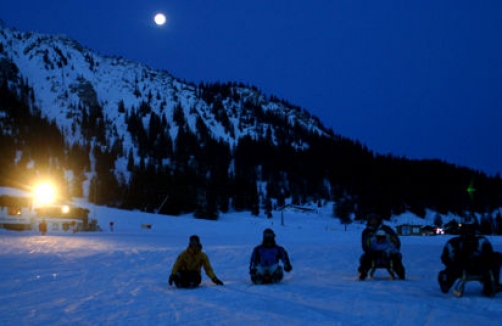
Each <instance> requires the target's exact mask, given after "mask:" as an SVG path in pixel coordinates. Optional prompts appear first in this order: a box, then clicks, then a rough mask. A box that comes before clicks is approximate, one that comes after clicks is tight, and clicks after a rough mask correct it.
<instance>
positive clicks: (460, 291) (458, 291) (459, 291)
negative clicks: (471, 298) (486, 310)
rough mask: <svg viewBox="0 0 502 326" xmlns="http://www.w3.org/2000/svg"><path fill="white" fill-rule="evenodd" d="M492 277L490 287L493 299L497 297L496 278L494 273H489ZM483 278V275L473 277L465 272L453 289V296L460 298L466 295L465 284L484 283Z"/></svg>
mask: <svg viewBox="0 0 502 326" xmlns="http://www.w3.org/2000/svg"><path fill="white" fill-rule="evenodd" d="M489 276H490V287H491V292H490V296H491V297H493V296H495V293H496V290H495V277H494V276H493V273H492V272H491V271H490V272H489ZM482 279H483V276H481V275H473V274H469V273H467V271H465V270H464V271H463V273H462V277H460V278H459V279H458V281H457V282H456V284H455V285H454V287H453V290H452V292H453V294H454V295H455V296H456V297H457V298H460V297H462V296H463V295H464V290H465V284H466V283H468V282H471V281H478V282H482Z"/></svg>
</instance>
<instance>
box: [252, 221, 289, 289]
mask: <svg viewBox="0 0 502 326" xmlns="http://www.w3.org/2000/svg"><path fill="white" fill-rule="evenodd" d="M280 261H282V263H283V264H284V267H282V266H281V265H280V264H279V262H280ZM283 269H284V271H286V272H288V273H289V272H290V271H291V270H292V269H293V267H292V266H291V262H290V261H289V256H288V253H287V252H286V250H285V249H284V248H283V247H281V246H278V245H277V244H276V243H275V233H274V231H272V230H271V229H266V230H265V231H263V241H262V243H261V245H259V246H256V247H255V248H254V249H253V253H252V255H251V262H250V264H249V274H250V275H251V281H252V282H253V283H255V284H268V283H276V282H279V281H280V280H282V278H283V276H284V273H283Z"/></svg>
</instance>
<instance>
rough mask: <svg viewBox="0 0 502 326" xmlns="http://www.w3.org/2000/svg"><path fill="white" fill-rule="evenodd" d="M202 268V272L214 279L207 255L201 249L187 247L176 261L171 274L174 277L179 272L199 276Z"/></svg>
mask: <svg viewBox="0 0 502 326" xmlns="http://www.w3.org/2000/svg"><path fill="white" fill-rule="evenodd" d="M202 267H204V271H205V272H206V275H207V276H208V277H209V278H210V279H213V278H215V277H216V275H214V272H213V268H212V267H211V264H210V263H209V258H207V255H206V254H205V253H204V252H202V251H201V249H198V248H191V247H188V248H187V249H186V250H184V251H183V252H181V254H180V255H179V256H178V259H176V262H175V263H174V265H173V270H172V272H171V274H172V275H174V274H176V273H177V272H179V271H189V272H197V273H199V274H200V272H201V268H202Z"/></svg>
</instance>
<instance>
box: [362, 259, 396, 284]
mask: <svg viewBox="0 0 502 326" xmlns="http://www.w3.org/2000/svg"><path fill="white" fill-rule="evenodd" d="M377 269H386V270H387V272H389V275H390V278H391V279H392V280H395V279H397V277H396V272H395V271H394V263H393V261H391V260H388V259H383V258H380V259H375V260H373V261H372V262H371V269H370V271H369V273H368V276H369V278H373V275H374V274H375V272H376V270H377Z"/></svg>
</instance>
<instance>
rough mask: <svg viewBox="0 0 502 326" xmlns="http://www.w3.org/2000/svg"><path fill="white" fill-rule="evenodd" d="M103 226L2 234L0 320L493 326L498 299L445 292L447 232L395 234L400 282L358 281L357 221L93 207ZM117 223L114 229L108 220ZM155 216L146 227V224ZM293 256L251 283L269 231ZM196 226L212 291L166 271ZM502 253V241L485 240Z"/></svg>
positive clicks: (469, 291) (499, 310)
mask: <svg viewBox="0 0 502 326" xmlns="http://www.w3.org/2000/svg"><path fill="white" fill-rule="evenodd" d="M94 216H95V217H96V218H97V219H98V220H99V224H100V225H101V226H102V227H103V232H96V233H79V234H71V233H63V232H61V233H50V234H48V235H47V236H41V235H39V234H37V233H34V232H22V233H15V232H9V231H5V230H0V261H1V264H0V278H1V279H2V282H0V324H1V325H49V324H50V325H494V323H495V324H496V320H500V319H501V318H502V302H501V300H502V295H500V294H499V295H498V296H497V297H496V298H493V299H490V298H485V297H483V296H481V294H480V292H481V287H480V286H479V284H475V283H470V284H468V286H467V288H466V292H465V296H464V297H462V298H456V297H455V296H453V295H452V294H443V293H441V292H440V290H439V287H438V285H437V283H436V275H437V272H438V271H439V270H440V269H441V268H442V265H441V263H440V260H439V255H440V250H441V248H442V246H443V244H444V243H445V242H446V240H447V239H448V236H436V237H402V242H403V255H404V259H403V261H404V264H405V266H406V268H407V272H408V273H407V274H408V279H407V280H406V281H390V280H388V279H387V275H386V273H384V272H383V271H377V274H376V275H375V279H374V280H369V281H364V282H357V281H355V274H356V268H357V264H358V258H359V255H360V254H361V248H360V233H361V230H362V225H360V224H352V225H349V226H348V229H347V231H345V230H344V228H343V226H341V225H339V224H338V220H337V219H333V218H332V217H329V216H325V215H323V214H313V213H310V214H308V215H305V213H303V214H302V213H295V212H285V214H284V222H285V225H284V226H282V225H281V223H280V220H281V218H280V213H278V212H274V217H273V218H272V219H271V220H268V219H266V218H264V217H252V216H250V215H249V213H239V214H226V215H222V216H221V217H220V220H218V221H205V220H197V219H194V218H192V217H191V216H181V217H170V216H164V215H163V216H161V215H151V214H144V213H138V212H128V211H120V210H114V209H109V208H103V207H91V217H94ZM112 220H113V221H114V222H115V231H114V232H111V231H110V230H109V228H108V223H109V222H110V221H112ZM142 224H151V225H152V228H151V229H145V228H141V225H142ZM266 227H272V228H273V229H274V230H275V232H276V234H277V241H278V243H279V244H281V245H283V246H284V247H285V248H286V249H287V250H288V252H289V254H290V256H291V260H292V264H293V271H292V272H291V273H289V274H286V276H285V279H284V281H283V282H282V283H280V284H276V285H271V286H254V285H251V283H250V281H249V278H248V274H247V272H248V263H249V257H250V254H251V250H252V248H253V247H254V246H255V245H257V244H258V243H259V242H260V240H261V234H262V231H263V229H264V228H266ZM191 234H198V235H199V236H200V237H201V240H202V243H203V245H204V250H205V252H206V253H207V254H208V256H209V258H210V260H211V263H212V265H213V268H214V270H215V273H216V274H217V275H218V277H219V278H220V279H221V280H223V281H224V282H225V286H223V287H218V286H215V285H213V284H212V283H211V281H210V280H209V279H208V278H207V277H206V276H205V275H204V276H203V282H202V286H201V287H200V288H199V289H195V290H179V289H174V288H171V287H169V286H168V284H167V279H168V275H169V272H170V269H171V266H172V264H173V262H174V260H175V258H176V256H177V254H178V253H179V252H180V251H181V250H182V249H184V248H185V247H186V245H187V242H188V237H189V236H190V235H191ZM490 240H491V241H492V243H493V245H494V247H495V249H496V250H498V251H502V238H501V237H490Z"/></svg>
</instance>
